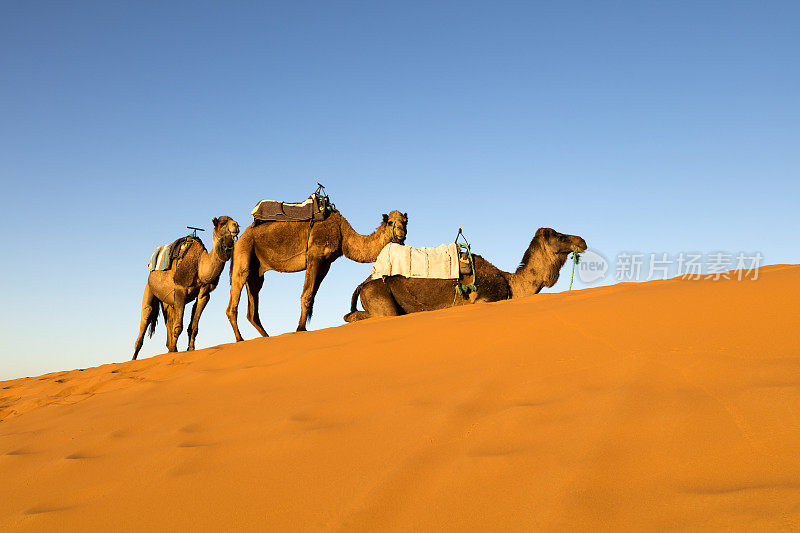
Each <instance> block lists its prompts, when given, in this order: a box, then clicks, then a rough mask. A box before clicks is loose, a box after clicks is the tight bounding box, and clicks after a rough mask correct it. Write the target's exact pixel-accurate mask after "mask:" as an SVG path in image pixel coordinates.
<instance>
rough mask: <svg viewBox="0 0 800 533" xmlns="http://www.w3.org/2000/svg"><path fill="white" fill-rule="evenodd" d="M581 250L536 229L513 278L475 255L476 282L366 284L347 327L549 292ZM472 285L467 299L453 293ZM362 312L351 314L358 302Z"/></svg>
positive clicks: (579, 242) (397, 279)
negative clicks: (571, 256)
mask: <svg viewBox="0 0 800 533" xmlns="http://www.w3.org/2000/svg"><path fill="white" fill-rule="evenodd" d="M585 250H586V241H584V240H583V239H582V238H581V237H578V236H577V235H565V234H563V233H559V232H557V231H555V230H553V229H550V228H539V230H538V231H537V232H536V235H535V236H534V237H533V240H531V243H530V245H529V246H528V249H527V250H525V255H523V256H522V262H521V263H520V265H519V267H518V268H517V270H516V272H513V273H511V272H504V271H502V270H500V269H499V268H497V267H496V266H494V265H493V264H491V263H490V262H488V261H486V260H485V259H484V258H483V257H481V256H480V255H473V259H474V272H475V273H476V275H475V279H473V275H472V274H466V275H464V274H462V275H461V279H460V280H455V279H427V278H406V277H403V276H388V277H385V278H381V279H367V280H366V281H364V282H363V283H362V284H361V285H359V286H358V287H357V288H356V290H355V292H354V293H353V298H352V300H351V303H350V313H348V314H346V315H345V316H344V319H345V321H346V322H356V321H358V320H364V319H366V318H370V317H374V316H397V315H405V314H408V313H417V312H419V311H433V310H435V309H445V308H448V307H454V306H458V305H466V304H470V303H474V302H497V301H499V300H508V299H511V298H522V297H524V296H530V295H532V294H536V293H538V292H539V291H540V290H542V287H552V286H553V285H555V283H556V281H558V276H559V271H560V270H561V267H562V266H564V263H565V262H566V261H567V257H568V256H569V254H570V253H571V252H583V251H585ZM472 282H474V284H475V285H476V286H477V291H476V292H472V293H471V294H470V297H469V298H467V297H464V296H460V295H459V294H458V293H457V292H456V287H457V286H458V285H459V284H469V283H472ZM359 295H360V296H361V304H362V305H363V306H364V311H358V310H356V305H357V302H358V297H359Z"/></svg>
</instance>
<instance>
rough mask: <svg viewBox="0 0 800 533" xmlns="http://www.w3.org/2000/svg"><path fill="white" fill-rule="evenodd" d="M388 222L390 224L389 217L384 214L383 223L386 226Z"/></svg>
mask: <svg viewBox="0 0 800 533" xmlns="http://www.w3.org/2000/svg"><path fill="white" fill-rule="evenodd" d="M387 222H389V215H387V214H386V213H384V214H383V223H384V224H386V223H387Z"/></svg>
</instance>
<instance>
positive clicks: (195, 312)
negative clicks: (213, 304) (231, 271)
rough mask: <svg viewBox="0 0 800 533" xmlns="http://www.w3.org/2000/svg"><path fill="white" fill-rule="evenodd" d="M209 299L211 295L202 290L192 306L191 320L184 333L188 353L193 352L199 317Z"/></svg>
mask: <svg viewBox="0 0 800 533" xmlns="http://www.w3.org/2000/svg"><path fill="white" fill-rule="evenodd" d="M210 299H211V293H210V292H208V290H207V289H205V288H204V289H202V290H201V291H200V294H198V295H197V300H195V301H194V305H193V306H192V320H191V321H190V322H189V327H188V329H187V330H186V333H187V334H188V335H189V347H188V348H186V350H187V351H189V352H191V351H192V350H194V340H195V339H196V338H197V326H198V324H200V315H202V314H203V309H205V308H206V304H207V303H208V301H209V300H210Z"/></svg>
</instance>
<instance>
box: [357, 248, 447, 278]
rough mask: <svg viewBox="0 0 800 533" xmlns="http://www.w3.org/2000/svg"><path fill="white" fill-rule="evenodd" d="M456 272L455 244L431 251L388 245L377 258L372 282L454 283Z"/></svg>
mask: <svg viewBox="0 0 800 533" xmlns="http://www.w3.org/2000/svg"><path fill="white" fill-rule="evenodd" d="M459 272H460V267H459V255H458V249H457V248H456V244H455V243H451V244H441V245H439V246H437V247H435V248H431V247H428V248H412V247H411V246H404V245H402V244H396V243H389V244H387V245H386V246H384V247H383V250H381V252H380V253H379V254H378V259H377V260H376V261H375V265H374V266H373V267H372V279H378V278H382V277H383V276H397V275H400V276H405V277H407V278H433V279H458V275H459Z"/></svg>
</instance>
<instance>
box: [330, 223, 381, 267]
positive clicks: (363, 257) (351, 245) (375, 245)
mask: <svg viewBox="0 0 800 533" xmlns="http://www.w3.org/2000/svg"><path fill="white" fill-rule="evenodd" d="M331 216H334V215H331ZM338 216H339V219H340V222H339V227H340V228H341V232H342V253H343V254H344V256H345V257H347V258H348V259H350V260H352V261H356V262H358V263H372V262H374V261H375V260H376V259H377V258H378V254H379V253H380V251H381V250H382V249H383V247H384V246H386V244H387V243H388V242H389V241H390V240H391V237H390V236H389V234H388V232H386V231H382V230H384V229H385V228H384V227H383V225H381V226H379V227H378V229H376V230H375V231H373V232H372V233H371V234H369V235H361V234H360V233H358V232H357V231H356V230H354V229H353V227H352V226H351V225H350V223H349V222H348V221H347V219H346V218H344V217H343V216H341V215H338Z"/></svg>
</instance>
